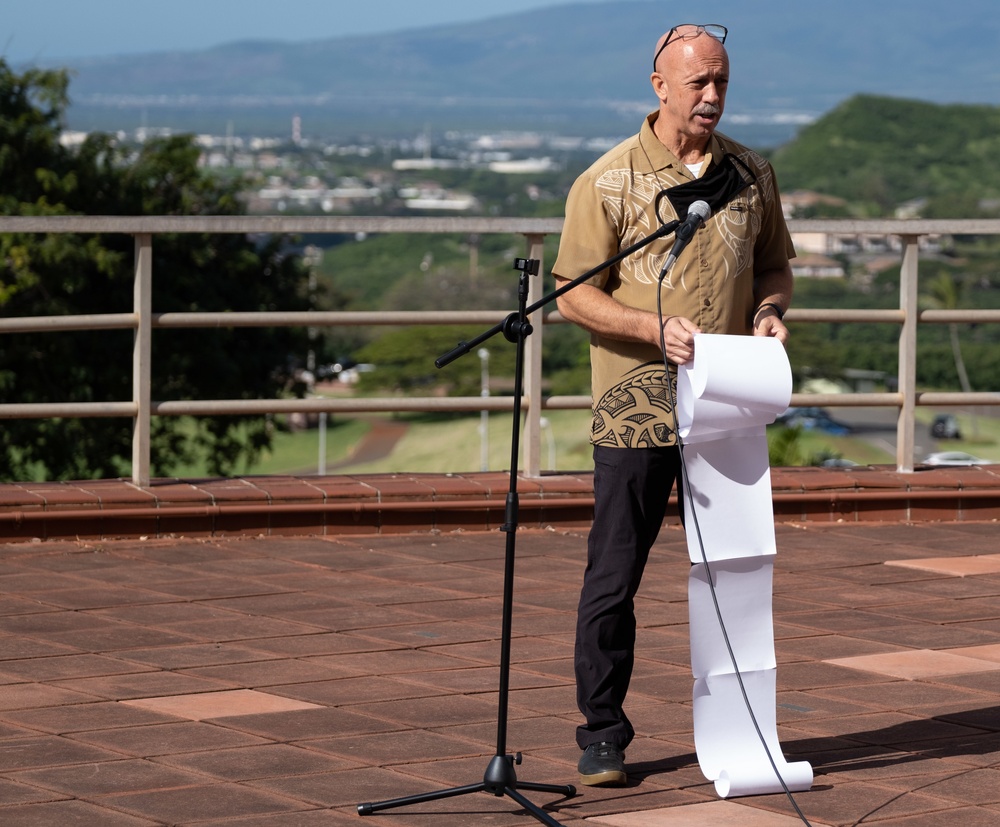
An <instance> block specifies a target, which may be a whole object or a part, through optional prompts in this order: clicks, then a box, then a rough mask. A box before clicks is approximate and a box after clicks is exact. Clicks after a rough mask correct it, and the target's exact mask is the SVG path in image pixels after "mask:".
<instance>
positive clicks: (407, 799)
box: [358, 753, 576, 827]
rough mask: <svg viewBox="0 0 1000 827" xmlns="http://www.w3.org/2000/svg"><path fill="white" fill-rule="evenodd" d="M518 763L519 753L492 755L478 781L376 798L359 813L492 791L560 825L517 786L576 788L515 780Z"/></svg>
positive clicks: (571, 791)
mask: <svg viewBox="0 0 1000 827" xmlns="http://www.w3.org/2000/svg"><path fill="white" fill-rule="evenodd" d="M520 763H521V753H518V754H517V755H494V756H493V759H492V760H491V761H490V763H489V766H488V767H487V768H486V773H485V774H484V775H483V780H482V782H481V783H479V784H467V785H465V786H464V787H451V788H449V789H445V790H437V791H435V792H430V793H418V794H416V795H408V796H404V797H403V798H392V799H389V800H387V801H379V802H377V803H375V804H359V805H358V815H361V816H366V815H371V814H372V813H375V812H378V811H379V810H388V809H391V808H393V807H403V806H406V805H408V804H422V803H424V802H427V801H438V800H440V799H442V798H452V797H454V796H459V795H465V794H467V793H478V792H487V793H492V794H493V795H495V796H496V797H497V798H500V797H502V796H504V795H506V796H509V797H510V798H512V799H513V800H514V801H516V802H517V803H518V804H520V805H521V806H522V807H524V809H525V810H527V811H528V812H529V813H531V814H532V815H533V816H534V817H535V818H537V819H538V820H539V821H540V822H542V823H543V824H547V825H549V827H562V824H561V823H560V822H558V821H556V820H555V819H554V818H553V817H552V816H550V815H549V814H548V813H547V812H545V811H544V810H543V809H542V808H541V807H539V806H538V805H537V804H535V803H533V802H532V801H529V800H528V799H527V798H525V797H524V796H523V795H521V794H520V793H519V792H518V788H520V789H524V790H532V791H534V792H543V793H557V794H559V795H562V796H563V797H565V798H572V797H573V796H574V795H576V787H574V786H573V785H572V784H536V783H534V782H530V781H523V782H518V780H517V775H516V773H515V772H514V765H515V764H520Z"/></svg>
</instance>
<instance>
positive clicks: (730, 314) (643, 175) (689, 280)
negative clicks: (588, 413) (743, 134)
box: [552, 112, 795, 448]
mask: <svg viewBox="0 0 1000 827" xmlns="http://www.w3.org/2000/svg"><path fill="white" fill-rule="evenodd" d="M655 120H656V113H655V112H654V113H653V114H651V115H650V116H648V117H647V119H646V121H645V122H644V123H643V126H642V129H641V131H640V133H639V134H638V135H635V136H633V137H632V138H630V139H628V140H626V141H624V142H623V143H621V144H619V145H618V146H617V147H615V148H614V149H612V150H611V151H610V152H608V153H607V154H605V155H604V156H603V157H602V158H600V159H599V160H598V161H597V162H596V163H594V165H593V166H591V167H590V169H589V170H587V171H586V172H585V173H583V174H582V175H581V176H580V177H579V178H578V179H577V181H576V182H575V183H574V185H573V188H572V189H571V191H570V194H569V197H568V199H567V201H566V222H565V226H564V229H563V233H562V237H561V239H560V243H559V254H558V256H557V258H556V262H555V266H554V267H553V268H552V269H553V272H554V273H556V274H557V275H559V276H560V277H562V278H566V279H573V278H576V277H577V276H580V275H582V274H583V273H585V272H587V271H588V270H590V269H592V268H594V267H596V266H598V265H600V264H601V263H603V262H604V261H607V260H608V259H610V258H612V257H613V256H615V255H616V254H617V253H618V252H619V251H620V250H623V249H625V248H626V247H628V246H630V245H632V244H634V243H636V242H638V241H641V240H642V239H644V238H646V237H647V236H649V234H650V233H652V232H654V231H655V230H656V229H657V228H658V227H659V226H660V219H661V218H662V220H663V221H669V220H671V219H673V218H677V217H678V216H677V215H676V213H675V212H674V210H673V207H672V206H671V204H670V201H669V200H668V199H666V198H662V199H660V213H661V215H660V217H657V215H656V202H657V195H658V194H659V193H660V192H661V191H662V190H664V189H666V188H669V187H674V186H676V185H679V184H683V183H685V182H688V181H691V180H693V179H694V176H693V175H692V173H691V172H690V171H689V170H688V168H687V167H686V166H685V165H684V164H683V163H681V162H680V161H679V160H678V159H677V158H676V156H674V154H673V153H672V152H670V151H669V150H668V149H667V148H666V147H665V146H663V144H662V143H660V141H659V139H658V138H657V137H656V135H655V134H654V133H653V128H652V124H653V122H654V121H655ZM727 153H731V154H733V155H735V156H736V157H738V158H739V159H740V160H742V161H743V162H744V163H745V164H746V165H747V166H748V167H749V168H750V169H751V170H752V171H753V173H754V175H755V176H756V182H755V183H754V184H752V185H751V186H750V187H749V188H747V189H745V190H743V192H742V193H740V194H739V195H738V196H736V198H735V199H733V200H732V201H730V202H729V203H728V204H727V205H725V206H724V207H723V208H721V209H719V210H717V212H716V214H715V215H713V216H711V217H710V218H709V219H708V221H707V222H706V225H705V227H703V228H702V229H700V230H698V232H696V233H695V235H694V237H693V239H692V240H691V242H690V244H689V245H688V246H687V247H686V248H685V249H684V250H683V252H682V253H681V254H680V256H679V257H678V260H677V262H676V264H675V265H674V266H673V268H672V269H671V271H670V272H669V273H668V274H667V275H666V277H665V278H664V281H663V288H662V291H663V295H662V305H663V307H662V309H663V314H664V317H667V316H684V317H686V318H688V319H691V320H692V321H693V322H694V323H695V324H697V325H698V326H699V327H700V328H701V329H702V330H703V331H705V332H706V333H735V334H749V333H750V332H751V329H752V327H751V326H752V321H753V320H752V313H753V310H754V298H753V280H754V274H755V273H761V272H764V271H766V270H771V269H778V268H782V267H784V266H785V265H786V264H787V263H788V260H789V259H790V258H792V257H794V255H795V252H794V249H793V247H792V242H791V238H790V236H789V235H788V229H787V227H786V226H785V220H784V217H783V216H782V212H781V203H780V198H779V194H778V188H777V183H776V181H775V177H774V171H773V169H772V168H771V165H770V164H769V163H768V162H767V161H766V160H764V158H762V157H761V156H760V155H758V154H757V153H755V152H753V151H752V150H750V149H747V148H746V147H744V146H742V145H741V144H738V143H736V142H735V141H733V140H731V139H729V138H727V137H725V136H724V135H720V134H718V133H716V134H715V135H714V136H713V137H712V139H711V142H710V144H709V147H708V153H707V155H706V158H705V163H704V164H703V166H702V168H701V172H702V174H704V172H705V171H707V170H709V169H710V168H711V164H712V163H713V162H717V161H718V160H720V159H721V158H723V157H724V155H725V154H727ZM680 217H683V216H680ZM673 243H674V237H673V235H672V234H671V235H667V236H665V237H663V238H659V239H656V240H655V241H653V242H651V243H650V244H648V245H647V246H645V247H643V248H642V249H640V250H639V251H637V252H635V253H633V254H631V255H630V256H628V257H627V258H625V259H623V260H622V261H621V262H619V263H618V264H616V265H614V266H613V267H611V268H610V269H605V270H603V271H602V272H601V273H599V274H598V275H596V276H594V278H592V279H591V280H589V282H588V283H590V284H594V285H596V286H598V287H603V289H604V290H605V291H606V292H607V293H609V294H610V295H611V296H613V297H614V298H615V299H617V300H618V301H619V302H621V303H622V304H625V305H628V306H631V307H636V308H640V309H643V310H650V311H654V312H655V311H656V292H657V291H656V284H657V280H658V278H659V275H660V270H661V268H662V266H663V263H664V260H665V259H666V257H667V255H668V253H669V252H670V249H671V247H672V246H673ZM590 357H591V381H592V393H593V399H594V403H593V424H592V428H591V440H592V442H593V443H594V444H595V445H607V446H611V447H620V448H645V447H657V446H665V445H673V444H674V443H675V442H676V438H675V434H674V415H673V406H672V405H671V395H670V393H669V392H668V388H667V385H666V382H665V381H664V370H663V359H662V357H661V355H660V352H659V349H658V348H656V347H654V346H651V345H648V344H642V343H635V342H623V341H619V340H616V339H613V338H608V337H601V336H597V335H594V336H592V337H591V346H590Z"/></svg>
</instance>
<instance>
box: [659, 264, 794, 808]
mask: <svg viewBox="0 0 1000 827" xmlns="http://www.w3.org/2000/svg"><path fill="white" fill-rule="evenodd" d="M669 269H670V268H669V266H668V267H664V268H663V270H662V272H661V273H660V277H659V280H658V281H657V284H656V317H657V321H659V323H660V355H661V356H662V357H663V373H664V378H665V380H666V383H667V397H668V399H669V401H670V407H671V411H672V414H673V418H674V437H675V439H676V440H677V452H678V455H679V457H680V469H681V480H680V482H681V485H683V486H684V488H683V490H684V491H691V488H690V484H689V482H688V476H687V465H686V463H685V460H684V445H683V444H682V443H681V436H680V432H679V426H678V423H677V394H676V389H675V387H674V383H673V382H672V381H671V380H670V360H669V359H668V358H667V341H666V333H665V331H664V329H663V328H664V320H663V290H662V284H663V279H664V277H665V276H666V274H667V270H669ZM671 318H673V317H671ZM667 321H669V319H668V320H667ZM681 497H682V498H683V492H681ZM688 499H689V501H690V503H691V509H690V510H691V514H690V518H691V521H692V524H693V527H694V531H695V536H696V537H697V539H698V548H699V550H700V551H701V559H702V562H703V563H704V564H705V571H706V573H707V574H708V578H707V579H708V588H709V591H710V593H711V595H712V603H713V604H714V606H715V616H716V617H717V618H718V620H719V629H720V630H721V631H722V638H723V640H724V641H725V644H726V651H727V652H728V653H729V660H730V662H731V663H732V665H733V669H734V670H735V672H736V680H737V682H738V683H739V687H740V693H741V694H742V695H743V703H744V705H745V706H746V710H747V713H748V714H749V715H750V721H751V722H752V723H753V728H754V730H755V731H756V733H757V738H758V739H759V740H760V745H761V746H762V747H763V748H764V752H765V754H766V755H767V760H768V761H769V762H770V764H771V769H772V770H773V771H774V775H775V777H776V778H777V779H778V783H780V784H781V789H782V790H784V792H785V796H786V797H787V798H788V800H789V802H790V803H791V805H792V807H793V808H794V810H795V812H796V813H797V814H798V816H799V818H800V819H801V820H802V823H803V824H805V825H806V827H812V824H811V823H810V822H809V819H807V818H806V816H805V814H804V813H803V812H802V810H801V809H800V808H799V805H798V802H797V801H796V800H795V797H794V796H793V795H792V791H791V790H789V789H788V785H787V784H786V783H785V779H784V778H783V777H782V776H781V772H780V770H779V769H778V765H777V763H776V762H775V760H774V756H773V755H772V754H771V750H770V748H769V747H768V745H767V740H766V739H765V738H764V733H763V732H762V731H761V728H760V724H758V723H757V716H756V715H755V714H754V711H753V706H752V704H751V703H750V696H749V695H748V694H747V690H746V686H745V685H744V683H743V674H742V673H741V672H740V667H739V664H738V663H737V662H736V653H735V652H734V651H733V646H732V644H731V643H730V641H729V631H728V630H727V629H726V623H725V621H724V620H723V618H722V608H721V607H720V606H719V597H718V595H717V594H716V592H715V580H714V578H713V576H712V568H711V566H710V565H709V562H708V555H707V554H706V552H705V543H704V540H703V539H702V534H701V526H700V525H699V523H698V510H697V508H696V507H695V500H694V497H693V496H691V497H689V498H688ZM681 508H682V509H683V508H684V503H683V501H682V502H681ZM686 517H687V515H686V516H685V521H686ZM685 530H687V527H686V526H685Z"/></svg>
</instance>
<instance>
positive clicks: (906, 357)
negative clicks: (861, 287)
mask: <svg viewBox="0 0 1000 827" xmlns="http://www.w3.org/2000/svg"><path fill="white" fill-rule="evenodd" d="M901 240H902V242H903V266H902V269H901V270H900V279H899V307H900V309H901V310H902V311H903V327H902V329H901V330H900V333H899V393H900V394H901V396H902V403H901V404H900V407H899V419H898V420H897V422H896V469H897V470H898V471H912V470H913V452H914V450H915V444H916V443H915V439H914V433H915V428H916V409H917V321H918V320H917V296H918V289H917V288H918V282H917V264H918V259H919V241H920V237H919V236H916V235H904V236H901Z"/></svg>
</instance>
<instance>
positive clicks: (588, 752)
mask: <svg viewBox="0 0 1000 827" xmlns="http://www.w3.org/2000/svg"><path fill="white" fill-rule="evenodd" d="M576 768H577V770H579V772H580V783H581V784H584V785H586V786H588V787H624V786H625V784H626V783H627V782H628V776H627V775H626V774H625V753H624V752H622V751H621V750H620V749H618V747H616V746H615V745H614V744H609V743H608V742H607V741H601V742H600V743H599V744H591V745H590V746H589V747H587V748H586V749H585V750H584V751H583V755H581V756H580V763H579V764H577V767H576Z"/></svg>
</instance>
